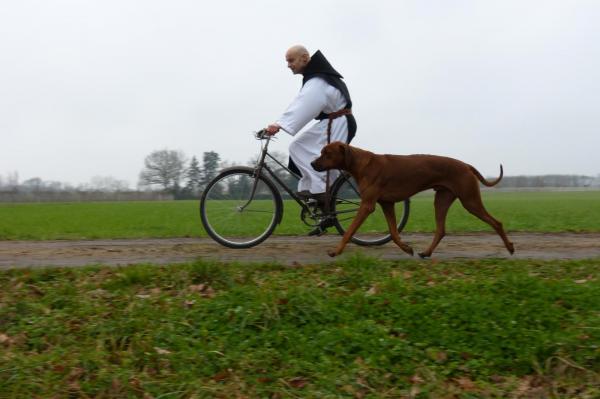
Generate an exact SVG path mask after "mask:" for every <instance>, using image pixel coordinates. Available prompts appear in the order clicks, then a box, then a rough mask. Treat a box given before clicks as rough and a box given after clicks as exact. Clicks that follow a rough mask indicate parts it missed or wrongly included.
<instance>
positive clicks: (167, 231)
mask: <svg viewBox="0 0 600 399" xmlns="http://www.w3.org/2000/svg"><path fill="white" fill-rule="evenodd" d="M483 198H484V203H485V204H486V207H487V209H488V210H489V211H490V213H492V214H493V215H494V216H495V217H497V218H498V219H500V220H501V221H502V222H503V223H504V226H505V228H506V229H507V230H508V231H530V232H559V231H573V232H598V231H600V191H595V192H531V193H526V192H519V193H507V192H495V191H486V192H484V194H483ZM284 210H285V212H284V219H283V222H282V224H281V225H279V226H278V227H277V229H276V230H275V234H284V235H290V234H305V233H306V231H307V230H308V227H306V226H304V225H303V224H302V222H301V221H300V219H299V213H300V212H299V208H298V207H297V205H296V204H295V203H294V202H290V201H287V202H286V203H285V207H284ZM447 229H448V231H449V232H467V231H491V228H490V227H489V226H488V225H486V224H484V223H483V222H481V221H480V220H478V219H476V218H475V217H473V216H472V215H470V214H468V213H467V212H466V211H465V210H464V209H463V208H462V206H460V204H459V203H458V202H457V203H455V204H454V205H453V206H452V208H451V209H450V214H449V216H448V223H447ZM405 230H406V231H412V232H429V231H433V230H434V217H433V197H432V196H431V195H428V194H423V195H418V196H416V197H414V198H413V199H412V202H411V213H410V218H409V222H408V225H407V227H406V229H405ZM202 236H206V233H205V232H204V230H203V228H202V227H201V224H200V217H199V213H198V202H197V201H169V202H98V203H34V204H0V239H3V240H47V239H95V238H147V237H202Z"/></svg>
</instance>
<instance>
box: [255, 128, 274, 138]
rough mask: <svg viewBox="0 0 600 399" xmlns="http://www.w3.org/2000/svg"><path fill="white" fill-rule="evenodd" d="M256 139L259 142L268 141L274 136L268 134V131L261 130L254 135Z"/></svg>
mask: <svg viewBox="0 0 600 399" xmlns="http://www.w3.org/2000/svg"><path fill="white" fill-rule="evenodd" d="M254 137H256V139H257V140H267V139H270V138H271V137H272V136H270V135H269V134H268V133H267V129H260V130H259V131H258V132H256V133H254Z"/></svg>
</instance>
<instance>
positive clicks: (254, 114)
mask: <svg viewBox="0 0 600 399" xmlns="http://www.w3.org/2000/svg"><path fill="white" fill-rule="evenodd" d="M598 21H600V2H598V1H594V0H589V1H584V0H561V1H558V0H530V1H522V0H503V1H491V0H490V1H484V0H472V1H442V0H440V1H428V0H414V1H401V0H398V1H375V2H366V1H350V0H344V1H323V0H320V1H316V0H305V1H302V2H293V3H292V2H286V1H266V0H257V1H252V2H250V1H242V0H239V1H234V0H229V1H228V0H221V1H218V2H217V1H211V2H208V1H207V2H203V1H192V0H170V1H158V0H144V1H141V0H139V1H133V0H118V1H117V0H98V1H91V0H71V1H67V0H39V1H32V0H19V1H9V0H0V139H1V140H0V175H5V174H7V173H9V172H13V171H18V172H19V176H20V180H21V181H23V180H26V179H28V178H32V177H41V178H42V179H44V180H60V181H65V182H69V183H72V184H79V183H85V182H88V181H89V180H90V178H91V177H93V176H113V177H115V178H117V179H121V180H127V181H128V182H129V183H130V184H131V186H132V187H133V186H135V185H136V184H137V180H138V174H139V172H140V170H141V169H142V167H143V160H144V157H145V156H146V155H148V154H149V153H150V152H152V151H153V150H157V149H163V148H168V149H173V150H182V151H183V152H185V153H186V154H187V155H188V156H189V157H191V156H192V155H196V156H198V157H199V158H201V156H202V153H203V152H204V151H216V152H218V153H219V154H220V155H221V157H222V159H224V160H228V161H231V162H238V163H246V161H247V160H249V159H250V158H252V157H253V156H255V155H256V153H257V151H258V143H257V142H256V141H255V140H254V139H253V138H252V137H251V132H252V131H255V130H258V129H260V128H262V127H264V126H266V125H267V124H268V123H270V122H273V121H274V120H275V119H276V118H277V117H278V116H279V114H280V113H281V112H283V110H284V109H285V108H286V106H287V105H288V103H289V102H290V101H291V100H292V98H293V97H294V96H295V95H296V93H297V91H298V89H299V87H300V83H301V82H300V77H298V76H293V75H292V74H291V72H290V71H289V70H288V69H287V68H286V64H285V60H284V54H285V51H286V50H287V48H288V47H289V46H291V45H293V44H298V43H301V44H304V45H305V46H307V47H308V49H309V51H311V53H312V52H314V51H315V50H317V49H321V51H322V52H323V53H324V54H325V56H326V57H327V58H328V59H329V60H330V62H331V63H332V64H333V66H334V67H335V68H336V69H338V71H340V72H341V73H342V74H343V75H344V77H345V78H346V82H347V84H348V87H349V89H350V92H351V95H352V99H353V102H354V113H355V115H356V118H357V121H358V133H357V136H356V138H355V140H354V141H353V144H354V145H356V146H359V147H362V148H365V149H368V150H371V151H374V152H386V153H398V154H409V153H431V154H439V155H447V156H452V157H456V158H459V159H462V160H464V161H466V162H469V163H471V164H473V165H474V166H475V167H477V168H478V169H479V170H480V171H481V172H482V173H483V174H484V175H488V176H489V175H496V174H497V173H498V164H500V163H502V164H503V165H504V168H505V173H506V174H507V175H517V174H550V173H561V174H562V173H564V174H588V175H597V174H599V173H600V157H599V156H598V152H599V150H600V134H599V133H600V112H599V111H600V110H599V104H600V102H599V98H598V97H599V93H600V27H599V26H598ZM277 137H278V138H279V140H278V141H277V142H276V143H275V145H274V146H273V149H275V150H279V151H283V152H287V147H288V145H289V143H290V142H291V140H292V138H291V137H290V136H288V135H286V134H285V133H280V134H278V135H277Z"/></svg>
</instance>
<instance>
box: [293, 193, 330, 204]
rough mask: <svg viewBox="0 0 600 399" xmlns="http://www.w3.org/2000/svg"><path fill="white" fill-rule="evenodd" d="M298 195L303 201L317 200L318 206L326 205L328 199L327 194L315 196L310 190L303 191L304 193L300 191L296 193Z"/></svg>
mask: <svg viewBox="0 0 600 399" xmlns="http://www.w3.org/2000/svg"><path fill="white" fill-rule="evenodd" d="M296 195H297V196H298V197H299V198H300V199H301V200H302V201H310V200H315V201H317V204H318V205H320V206H321V205H322V204H324V203H325V198H326V197H327V194H326V193H316V194H313V193H311V192H310V191H308V190H302V191H298V192H297V193H296Z"/></svg>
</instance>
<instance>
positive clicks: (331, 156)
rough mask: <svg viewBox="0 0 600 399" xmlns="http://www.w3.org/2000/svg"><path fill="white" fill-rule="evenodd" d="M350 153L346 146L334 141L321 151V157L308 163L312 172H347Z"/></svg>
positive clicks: (350, 157) (348, 147)
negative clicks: (333, 170)
mask: <svg viewBox="0 0 600 399" xmlns="http://www.w3.org/2000/svg"><path fill="white" fill-rule="evenodd" d="M351 159H352V152H351V149H350V146H349V145H348V144H345V143H342V142H341V141H335V142H333V143H331V144H327V145H326V146H325V147H323V149H322V150H321V156H320V157H319V158H317V159H315V160H314V161H312V162H311V163H310V165H311V166H312V167H313V169H314V170H316V171H317V172H323V171H325V170H329V169H344V170H348V168H349V167H350V161H351Z"/></svg>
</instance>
